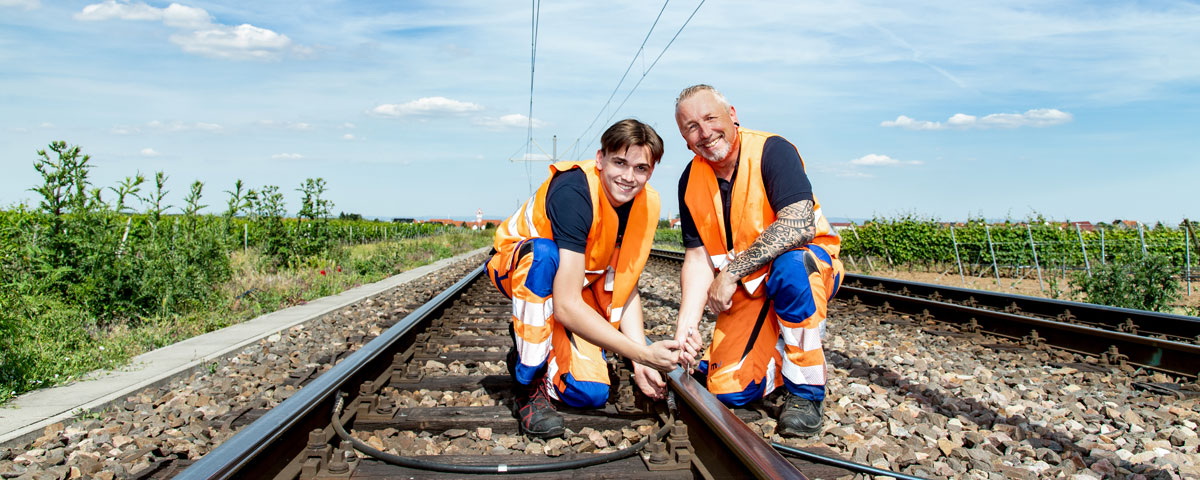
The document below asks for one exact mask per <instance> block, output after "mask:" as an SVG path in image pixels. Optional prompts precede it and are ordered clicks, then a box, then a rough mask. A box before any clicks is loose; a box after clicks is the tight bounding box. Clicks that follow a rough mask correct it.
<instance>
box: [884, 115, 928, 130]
mask: <svg viewBox="0 0 1200 480" xmlns="http://www.w3.org/2000/svg"><path fill="white" fill-rule="evenodd" d="M879 125H880V126H884V127H900V128H906V129H909V130H941V129H942V124H940V123H938V122H930V121H926V120H914V119H911V118H908V117H907V116H904V115H901V116H899V117H896V119H895V120H885V121H884V122H883V123H880V124H879Z"/></svg>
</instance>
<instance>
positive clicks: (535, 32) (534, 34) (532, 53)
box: [525, 0, 542, 195]
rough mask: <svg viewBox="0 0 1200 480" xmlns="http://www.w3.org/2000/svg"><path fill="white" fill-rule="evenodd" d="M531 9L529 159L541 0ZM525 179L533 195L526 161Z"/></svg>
mask: <svg viewBox="0 0 1200 480" xmlns="http://www.w3.org/2000/svg"><path fill="white" fill-rule="evenodd" d="M531 2H532V5H531V7H532V8H531V10H532V11H533V19H532V28H531V29H530V40H529V116H528V118H527V119H528V121H529V127H528V129H527V131H526V136H525V158H526V159H529V154H530V153H531V152H530V149H531V148H533V73H534V70H535V69H534V66H535V65H536V64H537V36H538V20H539V17H540V16H541V11H542V2H541V0H531ZM525 180H526V182H527V183H528V186H529V194H530V195H533V167H532V166H531V165H529V163H528V162H526V163H525Z"/></svg>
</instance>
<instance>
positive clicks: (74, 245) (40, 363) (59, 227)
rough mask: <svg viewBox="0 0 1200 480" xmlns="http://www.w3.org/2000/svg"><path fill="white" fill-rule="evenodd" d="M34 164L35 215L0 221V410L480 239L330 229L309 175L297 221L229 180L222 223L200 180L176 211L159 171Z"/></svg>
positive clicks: (272, 192) (263, 192)
mask: <svg viewBox="0 0 1200 480" xmlns="http://www.w3.org/2000/svg"><path fill="white" fill-rule="evenodd" d="M38 155H39V157H40V158H39V159H38V160H37V161H36V162H35V164H34V167H35V169H37V171H38V172H39V173H40V174H41V176H42V178H43V184H42V185H40V186H37V187H35V188H32V189H31V191H33V192H35V193H36V194H37V195H38V196H40V202H39V204H38V205H36V206H34V205H17V206H15V207H12V208H10V209H8V210H2V211H0V286H2V287H3V288H2V289H0V403H2V402H3V401H4V400H5V399H6V398H8V397H10V396H12V395H15V394H19V393H21V392H24V391H27V390H29V389H32V388H36V387H38V386H42V385H45V384H53V383H58V382H61V381H64V380H67V379H68V378H70V377H71V376H72V375H74V374H78V373H81V372H85V371H89V370H91V369H94V368H100V367H107V366H113V365H116V364H119V363H120V362H121V361H123V360H124V359H125V358H128V357H129V356H131V355H133V354H137V353H140V352H141V351H144V350H147V349H151V348H156V347H157V346H161V345H162V344H165V343H169V342H171V341H176V340H179V339H180V338H179V337H180V336H184V337H186V336H187V335H191V334H196V333H203V332H205V331H209V330H212V329H216V328H220V327H223V326H225V325H228V324H230V323H233V322H236V321H240V320H243V319H245V318H249V317H250V316H253V315H256V314H260V313H265V312H266V311H271V310H273V309H276V308H279V307H283V306H287V305H289V304H295V303H297V302H302V301H304V298H307V297H309V296H313V295H316V296H319V295H328V294H332V293H336V292H337V291H338V289H340V288H345V287H348V286H353V285H352V284H353V283H357V282H365V281H374V280H377V279H379V278H382V277H383V276H386V275H391V274H394V273H397V272H398V271H399V270H401V269H403V268H410V267H411V266H413V265H412V261H413V260H415V261H418V262H419V261H428V260H429V258H426V257H429V256H433V255H439V256H447V255H450V254H453V253H456V251H461V250H464V249H468V248H476V247H479V246H482V245H485V244H487V243H488V240H489V238H488V236H487V235H486V234H485V233H484V232H479V233H477V234H472V233H471V232H470V231H468V230H464V229H461V228H457V227H447V226H443V225H439V224H414V223H388V222H378V221H369V220H340V219H333V218H330V215H331V210H332V207H333V204H332V202H330V201H329V200H327V199H325V198H324V195H325V194H326V185H325V182H324V180H322V179H319V178H318V179H308V180H306V181H305V182H304V183H302V184H301V185H300V186H299V188H297V189H296V191H297V192H298V193H299V196H300V205H301V207H300V210H299V212H298V213H297V214H296V215H295V216H290V215H289V214H288V212H287V211H286V209H285V207H284V203H285V202H284V195H283V193H281V192H280V189H279V187H277V186H272V185H267V186H263V187H261V188H258V189H247V188H246V187H245V186H244V185H243V183H242V182H241V181H240V180H239V181H238V182H236V183H235V185H234V186H233V188H232V189H230V190H229V191H226V192H224V194H225V195H224V196H225V198H224V199H223V200H224V207H225V208H224V209H223V210H224V211H223V212H222V213H219V214H205V213H201V211H202V210H204V209H205V208H206V207H207V205H205V204H204V203H203V202H204V200H205V196H204V190H205V186H204V185H203V184H202V183H200V182H193V183H192V184H191V185H190V186H189V187H188V190H187V191H186V195H185V197H184V201H183V205H181V206H179V207H178V208H176V207H173V206H171V205H167V204H166V203H165V200H164V199H165V198H166V196H167V193H168V189H167V188H168V187H167V177H166V175H165V174H163V173H161V172H160V173H158V174H156V175H155V176H154V178H153V179H152V180H150V181H147V179H146V178H144V177H143V176H141V175H137V176H134V177H129V178H126V179H125V180H124V181H123V182H121V183H120V184H119V185H117V186H114V187H108V188H103V189H102V188H97V187H94V186H93V185H92V184H91V183H90V181H89V179H88V173H89V170H90V168H91V166H90V165H89V161H90V158H89V157H88V156H87V155H83V154H82V153H81V152H80V150H79V147H68V146H67V145H66V144H65V143H62V142H55V143H52V144H51V145H50V149H49V151H46V150H42V151H39V152H38ZM434 238H436V239H438V240H437V241H435V242H432V243H431V242H426V241H424V239H434ZM371 243H374V244H376V245H364V246H359V245H360V244H371ZM380 245H382V246H380ZM416 250H420V251H416ZM343 270H345V271H343ZM335 274H336V275H335ZM237 277H254V278H255V280H254V281H247V280H245V279H243V278H237ZM284 278H294V279H296V280H289V281H283V280H280V279H284ZM372 279H374V280H372ZM256 282H257V283H256ZM275 284H289V285H290V284H296V285H295V286H294V288H293V287H288V288H292V290H291V291H287V292H286V293H281V292H280V291H278V289H277V288H275V286H274V285H275ZM231 290H235V291H231ZM122 339H124V340H122ZM131 342H132V344H131Z"/></svg>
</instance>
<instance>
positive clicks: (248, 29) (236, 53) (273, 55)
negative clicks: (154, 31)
mask: <svg viewBox="0 0 1200 480" xmlns="http://www.w3.org/2000/svg"><path fill="white" fill-rule="evenodd" d="M171 43H174V44H176V45H179V47H180V48H182V49H183V51H185V52H188V53H196V54H200V55H204V56H207V57H213V58H228V59H233V60H250V59H254V60H274V59H277V58H279V57H280V56H281V54H282V52H283V51H284V50H285V49H286V48H287V47H288V46H290V45H291V44H292V40H291V39H290V38H288V37H287V35H282V34H279V33H276V32H274V31H271V30H267V29H265V28H259V27H256V26H254V25H250V24H245V23H244V24H241V25H238V26H236V27H230V26H226V25H214V26H212V27H211V28H205V29H202V30H194V31H191V32H188V33H180V34H175V35H171Z"/></svg>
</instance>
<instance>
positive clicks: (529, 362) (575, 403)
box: [487, 238, 619, 408]
mask: <svg viewBox="0 0 1200 480" xmlns="http://www.w3.org/2000/svg"><path fill="white" fill-rule="evenodd" d="M487 272H488V276H489V277H490V278H491V279H492V284H493V285H495V286H496V288H497V289H499V290H500V292H501V293H503V294H504V295H505V296H507V297H508V298H511V299H512V302H513V313H512V333H513V342H514V344H515V345H516V351H517V359H518V360H517V364H516V365H515V368H511V370H512V371H513V372H514V376H515V380H516V381H517V382H518V383H520V384H522V385H530V384H531V383H533V382H535V381H545V382H548V383H549V384H550V386H551V387H553V388H550V389H549V391H550V395H551V396H553V397H555V398H556V399H558V400H561V401H562V402H563V403H566V404H567V405H570V406H572V407H580V408H599V407H602V406H604V404H605V402H607V401H608V394H609V385H610V384H609V379H608V364H607V361H606V356H605V352H604V350H603V349H601V348H600V347H597V346H596V345H593V344H592V343H591V342H588V341H587V340H584V339H583V338H580V337H578V336H576V335H574V334H573V333H572V332H570V331H568V330H566V329H565V328H563V327H562V325H560V324H559V323H558V322H556V321H555V319H554V303H553V291H554V275H555V274H556V273H557V272H558V245H557V244H555V243H554V241H553V240H549V239H545V238H531V239H528V240H524V241H522V242H521V243H519V244H518V245H517V246H516V248H514V249H512V250H511V251H510V252H498V253H496V254H494V255H492V258H491V260H489V261H488V264H487ZM604 283H605V282H604V280H603V279H600V280H598V281H594V282H592V283H591V284H590V285H588V286H585V287H584V288H583V290H582V292H581V294H582V296H583V301H584V302H585V303H587V304H588V306H590V307H592V309H593V310H595V311H596V312H598V313H600V315H601V316H605V312H606V311H607V310H608V306H609V304H610V303H611V301H612V292H611V291H606V290H605V288H604ZM610 324H611V325H613V327H614V328H616V327H619V322H614V323H610Z"/></svg>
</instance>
